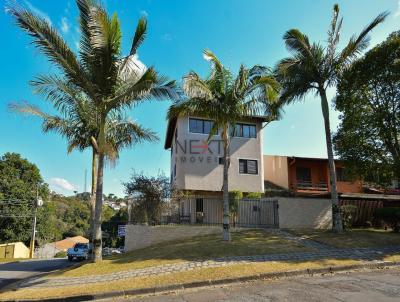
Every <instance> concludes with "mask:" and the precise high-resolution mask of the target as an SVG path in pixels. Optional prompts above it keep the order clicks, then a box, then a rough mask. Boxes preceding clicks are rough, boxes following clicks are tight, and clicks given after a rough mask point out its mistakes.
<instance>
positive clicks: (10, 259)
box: [0, 258, 27, 263]
mask: <svg viewBox="0 0 400 302" xmlns="http://www.w3.org/2000/svg"><path fill="white" fill-rule="evenodd" d="M20 260H27V259H24V258H0V263H11V262H19V261H20Z"/></svg>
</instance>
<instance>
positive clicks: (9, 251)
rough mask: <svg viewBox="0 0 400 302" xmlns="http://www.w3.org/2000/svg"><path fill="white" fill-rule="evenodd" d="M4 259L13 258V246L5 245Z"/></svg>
mask: <svg viewBox="0 0 400 302" xmlns="http://www.w3.org/2000/svg"><path fill="white" fill-rule="evenodd" d="M5 258H14V245H13V244H11V245H6V257H5Z"/></svg>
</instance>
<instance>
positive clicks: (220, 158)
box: [218, 157, 224, 165]
mask: <svg viewBox="0 0 400 302" xmlns="http://www.w3.org/2000/svg"><path fill="white" fill-rule="evenodd" d="M218 164H220V165H223V164H224V158H223V157H218Z"/></svg>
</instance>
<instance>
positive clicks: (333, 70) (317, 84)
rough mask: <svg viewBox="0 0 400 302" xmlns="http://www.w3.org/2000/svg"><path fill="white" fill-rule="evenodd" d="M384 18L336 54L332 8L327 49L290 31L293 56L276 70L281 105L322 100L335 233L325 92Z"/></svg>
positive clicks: (337, 22) (338, 227) (337, 25)
mask: <svg viewBox="0 0 400 302" xmlns="http://www.w3.org/2000/svg"><path fill="white" fill-rule="evenodd" d="M386 16H387V13H382V14H380V15H379V16H377V17H376V18H375V19H374V20H373V21H372V22H371V23H370V24H368V26H367V27H365V28H364V29H363V31H362V32H361V33H360V34H359V35H358V36H353V37H351V38H350V41H349V42H348V43H347V45H346V46H345V47H344V48H343V49H342V50H341V51H338V50H337V45H338V43H339V40H340V33H341V28H342V21H343V19H342V18H339V6H338V5H337V4H335V5H334V7H333V17H332V21H331V26H330V29H329V31H328V40H327V43H328V45H327V46H326V47H323V46H322V45H321V44H320V43H313V44H311V43H310V40H309V38H308V36H307V35H305V34H304V33H302V32H301V31H300V30H298V29H291V30H289V31H287V32H286V33H285V35H284V37H283V39H284V41H285V44H286V47H287V49H288V50H289V52H290V53H291V54H292V55H291V56H290V57H287V58H285V59H282V60H281V61H280V62H279V63H278V65H277V68H276V72H277V75H278V78H279V81H280V83H281V85H282V92H281V102H282V104H289V103H292V102H294V101H300V100H303V99H304V98H305V97H306V95H307V94H308V93H309V92H311V91H313V92H315V94H316V95H319V97H320V99H321V108H322V115H323V117H324V128H325V137H326V148H327V153H328V161H329V177H330V189H331V196H332V214H333V229H334V230H335V231H338V232H341V231H342V230H343V226H342V221H341V217H340V211H339V207H338V204H339V199H338V193H337V189H336V171H335V163H334V158H333V150H332V138H331V129H330V121H329V105H328V99H327V95H326V90H327V88H328V87H331V86H334V85H335V84H336V82H337V78H338V77H339V75H340V74H341V73H342V72H344V71H345V70H346V69H347V68H349V66H351V63H352V62H353V61H354V60H355V59H356V58H357V56H358V55H359V54H360V53H361V52H362V51H363V50H365V49H366V48H367V46H368V44H369V37H368V34H369V33H370V31H371V30H372V29H373V28H375V27H376V26H377V25H378V24H379V23H381V22H383V21H384V20H385V18H386Z"/></svg>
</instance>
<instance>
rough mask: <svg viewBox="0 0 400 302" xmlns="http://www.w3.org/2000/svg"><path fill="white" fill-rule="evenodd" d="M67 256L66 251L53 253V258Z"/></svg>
mask: <svg viewBox="0 0 400 302" xmlns="http://www.w3.org/2000/svg"><path fill="white" fill-rule="evenodd" d="M65 257H67V252H65V251H61V252H58V253H57V254H55V255H54V258H65Z"/></svg>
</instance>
